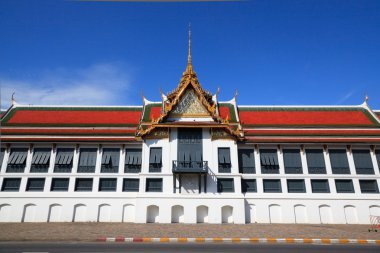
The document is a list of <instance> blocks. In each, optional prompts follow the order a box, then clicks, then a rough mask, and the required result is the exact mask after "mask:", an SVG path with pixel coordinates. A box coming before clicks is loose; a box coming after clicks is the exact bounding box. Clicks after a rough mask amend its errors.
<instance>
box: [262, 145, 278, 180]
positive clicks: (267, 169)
mask: <svg viewBox="0 0 380 253" xmlns="http://www.w3.org/2000/svg"><path fill="white" fill-rule="evenodd" d="M260 163H261V173H262V174H279V173H280V166H279V164H278V158H277V150H276V149H260Z"/></svg>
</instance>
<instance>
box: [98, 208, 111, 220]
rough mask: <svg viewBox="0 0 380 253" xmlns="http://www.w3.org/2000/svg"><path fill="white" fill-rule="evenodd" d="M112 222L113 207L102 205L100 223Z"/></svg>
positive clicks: (99, 212) (99, 210)
mask: <svg viewBox="0 0 380 253" xmlns="http://www.w3.org/2000/svg"><path fill="white" fill-rule="evenodd" d="M110 221H111V205H109V204H101V205H99V208H98V222H110Z"/></svg>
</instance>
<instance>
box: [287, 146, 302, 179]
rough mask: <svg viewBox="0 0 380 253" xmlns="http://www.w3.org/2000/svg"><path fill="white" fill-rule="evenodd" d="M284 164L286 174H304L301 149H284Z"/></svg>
mask: <svg viewBox="0 0 380 253" xmlns="http://www.w3.org/2000/svg"><path fill="white" fill-rule="evenodd" d="M282 153H283V154H284V165H285V173H286V174H302V163H301V155H300V150H299V149H284V150H282Z"/></svg>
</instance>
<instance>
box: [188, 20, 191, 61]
mask: <svg viewBox="0 0 380 253" xmlns="http://www.w3.org/2000/svg"><path fill="white" fill-rule="evenodd" d="M187 65H191V23H189V50H188V53H187Z"/></svg>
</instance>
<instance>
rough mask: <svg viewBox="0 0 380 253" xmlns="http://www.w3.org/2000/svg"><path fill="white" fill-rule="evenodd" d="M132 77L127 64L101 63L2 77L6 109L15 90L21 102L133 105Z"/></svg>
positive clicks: (4, 106) (2, 93) (0, 79)
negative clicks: (12, 77)
mask: <svg viewBox="0 0 380 253" xmlns="http://www.w3.org/2000/svg"><path fill="white" fill-rule="evenodd" d="M130 80H131V78H130V74H128V73H127V72H126V70H125V67H124V65H123V64H119V63H101V64H94V65H92V66H89V67H87V68H82V69H68V68H58V69H53V70H47V71H44V72H43V73H37V77H35V78H28V79H19V80H18V79H11V78H6V77H1V76H0V85H1V97H2V108H8V107H9V106H10V103H11V96H12V93H13V92H15V93H16V94H15V98H16V102H17V103H20V104H38V105H112V104H131V103H133V101H131V100H132V98H133V97H132V96H128V95H127V94H129V93H130V92H129V91H130V90H131V84H130V83H131V81H130Z"/></svg>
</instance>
